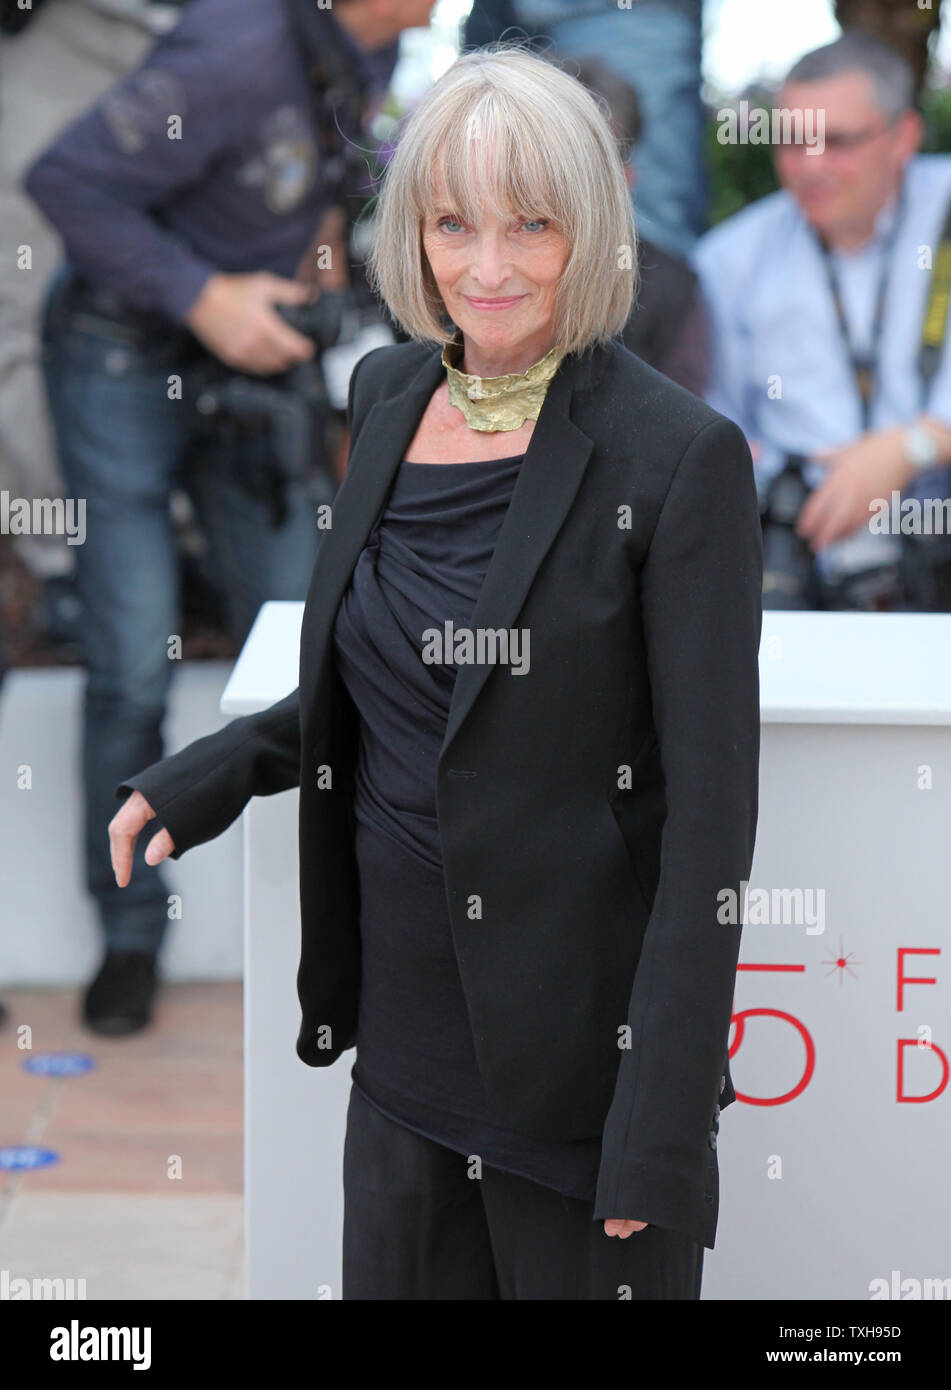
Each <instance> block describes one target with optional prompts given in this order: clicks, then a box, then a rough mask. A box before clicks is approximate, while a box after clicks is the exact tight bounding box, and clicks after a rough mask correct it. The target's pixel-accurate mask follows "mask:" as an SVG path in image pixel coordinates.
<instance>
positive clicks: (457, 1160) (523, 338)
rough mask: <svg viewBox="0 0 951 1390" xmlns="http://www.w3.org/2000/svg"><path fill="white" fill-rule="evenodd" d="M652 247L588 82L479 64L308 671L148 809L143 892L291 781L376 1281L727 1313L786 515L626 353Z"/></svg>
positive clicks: (419, 161)
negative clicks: (723, 1192) (763, 530)
mask: <svg viewBox="0 0 951 1390" xmlns="http://www.w3.org/2000/svg"><path fill="white" fill-rule="evenodd" d="M635 265H636V257H635V242H634V229H633V225H632V213H631V203H630V197H629V193H628V188H627V183H626V181H625V177H624V170H623V167H622V163H621V160H620V157H619V154H618V151H617V148H616V146H615V144H614V142H613V140H612V137H611V134H610V130H609V127H608V124H607V122H606V120H605V117H604V114H603V113H602V110H601V109H600V108H599V106H598V104H597V102H596V101H595V99H594V98H592V97H591V95H590V94H589V93H588V92H587V91H586V90H585V89H584V88H583V87H582V86H581V84H580V83H579V82H578V81H576V80H575V79H574V78H572V77H570V76H568V75H567V74H566V73H564V72H563V71H561V70H560V69H558V68H557V67H555V66H553V65H552V64H550V63H548V62H546V61H545V60H543V59H541V58H538V57H536V56H533V55H532V54H531V53H529V52H526V51H524V49H520V48H518V46H512V45H505V46H503V47H501V48H490V49H480V50H475V51H473V52H469V53H467V54H465V55H464V56H463V57H462V58H460V59H459V60H458V61H457V62H456V63H455V64H454V66H453V67H452V68H451V69H450V70H449V71H448V72H447V73H446V75H445V76H444V77H443V78H442V79H441V80H440V81H439V82H437V83H436V84H435V86H434V87H433V88H432V89H431V90H430V91H429V93H428V94H427V96H426V97H425V98H424V100H423V101H422V103H421V104H420V106H419V107H418V109H417V110H416V111H415V113H414V114H413V116H412V118H411V119H410V121H409V122H408V124H407V126H406V128H405V131H404V132H403V134H402V137H401V140H400V143H399V146H398V149H397V151H396V154H395V156H394V158H393V160H392V161H391V163H390V165H389V167H388V169H387V173H386V176H385V179H384V181H383V187H382V192H381V197H380V201H379V207H378V220H377V225H376V240H375V247H374V252H373V256H372V261H371V267H370V268H371V273H372V277H373V280H374V284H375V287H376V288H377V290H378V292H379V294H380V296H381V298H382V299H383V301H384V302H385V304H386V305H387V306H388V308H389V310H390V312H391V313H392V315H393V317H394V319H395V320H396V321H398V322H399V323H400V324H402V325H403V327H404V328H405V330H406V332H407V333H408V335H409V337H410V341H409V342H404V343H400V344H397V345H395V346H390V347H384V348H379V349H377V350H375V351H373V352H371V353H369V354H368V355H367V356H365V357H364V358H363V359H362V360H361V361H360V362H359V363H358V365H357V367H356V368H355V370H354V372H353V376H352V378H351V382H350V399H349V406H348V418H349V423H350V430H351V452H350V459H349V466H348V470H347V475H346V478H345V480H344V482H343V484H342V486H341V488H340V490H339V492H338V494H337V497H336V499H335V503H334V508H333V518H332V523H333V524H332V528H331V529H330V530H329V531H328V532H327V535H326V539H325V541H324V544H323V546H322V548H321V552H320V556H319V559H318V561H317V563H316V566H315V569H314V574H313V578H312V581H311V585H310V590H309V593H308V597H307V603H306V607H305V611H304V617H303V627H302V632H301V648H300V680H299V686H298V688H297V689H296V690H294V691H293V692H292V693H291V694H290V695H288V696H287V698H286V699H284V700H281V701H280V702H279V703H278V704H276V705H274V706H272V707H271V708H270V709H267V710H265V711H263V712H262V713H260V714H255V715H251V716H247V717H245V718H241V719H237V720H235V721H234V722H233V723H232V724H230V725H229V726H228V727H227V728H225V729H223V730H221V731H220V732H218V733H216V734H212V735H210V736H208V737H206V738H202V739H199V740H198V741H196V742H195V743H193V744H192V745H190V746H189V747H187V748H186V749H184V750H183V751H182V752H180V753H178V754H176V755H175V756H174V757H171V758H168V759H165V760H164V761H162V762H159V763H157V764H155V765H153V766H152V767H150V768H147V769H145V770H144V771H143V772H140V773H139V774H138V775H137V776H134V777H131V778H130V779H129V780H128V782H125V783H123V784H122V785H121V786H120V787H119V788H117V791H116V795H117V796H123V797H124V796H126V795H127V794H128V793H129V792H132V795H131V796H130V797H129V799H128V800H127V801H126V802H125V804H124V805H123V806H122V808H121V809H120V810H119V811H118V813H117V814H116V816H115V818H114V819H113V821H112V822H111V824H110V835H111V840H112V854H113V863H114V866H115V869H116V877H117V881H118V882H119V883H120V885H122V884H124V883H126V882H127V881H128V878H129V874H130V869H131V862H132V850H133V846H134V843H135V838H136V835H137V834H138V833H139V831H141V830H142V828H143V827H144V826H145V824H146V822H147V821H148V819H150V818H151V817H152V816H157V817H158V818H159V822H160V824H162V825H163V826H164V829H163V830H161V831H160V832H159V833H157V834H156V835H155V836H154V838H153V839H152V840H151V843H150V845H149V851H148V856H147V857H148V862H150V863H153V864H154V863H158V862H160V861H161V860H162V859H163V858H164V857H165V856H166V855H168V854H171V855H172V857H173V858H177V857H178V856H180V855H181V854H182V853H184V852H185V851H186V850H188V849H190V848H191V847H192V846H194V845H198V844H200V843H202V842H204V841H207V840H209V839H211V838H212V837H213V836H215V835H217V834H219V833H220V832H221V831H222V830H224V829H225V828H226V826H228V825H229V824H231V822H232V821H233V820H234V819H235V818H236V817H237V816H238V815H239V814H240V812H241V810H242V809H243V807H244V806H245V805H246V804H247V802H248V800H249V798H250V797H252V796H255V795H258V796H267V795H270V794H272V793H275V792H279V791H283V790H285V789H287V788H290V787H294V786H299V787H300V893H301V925H302V950H301V963H300V971H299V974H298V992H299V996H300V1001H301V1008H302V1015H303V1017H302V1024H301V1030H300V1035H299V1039H298V1043H297V1051H298V1054H299V1056H300V1057H301V1058H302V1059H303V1060H304V1061H305V1062H306V1063H308V1064H309V1065H310V1066H315V1067H316V1066H327V1065H329V1064H330V1063H332V1062H333V1061H335V1060H336V1058H337V1057H339V1056H340V1055H341V1053H343V1052H345V1051H347V1050H348V1049H350V1048H352V1047H355V1048H356V1061H355V1064H354V1067H353V1070H352V1089H351V1097H350V1105H349V1110H348V1115H347V1134H346V1144H345V1151H344V1202H345V1206H344V1210H345V1216H344V1252H343V1253H344V1272H343V1296H344V1298H356V1299H359V1298H367V1299H369V1298H376V1299H416V1298H454V1299H483V1298H529V1299H547V1298H551V1299H618V1298H634V1299H658V1298H665V1299H666V1298H671V1299H694V1298H697V1297H699V1291H700V1279H701V1272H702V1262H703V1249H704V1247H705V1246H706V1247H711V1248H712V1246H713V1242H714V1235H715V1230H716V1223H717V1208H718V1172H717V1156H716V1137H717V1129H718V1117H719V1114H720V1110H721V1108H722V1107H723V1106H725V1105H727V1104H729V1103H730V1102H732V1101H733V1100H734V1098H735V1095H734V1091H733V1086H732V1082H731V1079H730V1074H729V1065H728V1039H729V1027H730V1015H731V1008H732V990H733V982H734V976H735V971H736V961H737V954H738V950H739V940H740V928H739V926H738V925H736V922H737V916H738V914H737V913H735V912H734V913H732V914H731V913H729V912H728V911H724V903H726V902H728V901H729V895H730V892H731V890H732V893H733V894H735V895H738V896H739V895H740V894H741V891H742V889H741V885H742V883H743V881H744V880H745V879H747V878H748V876H749V870H750V866H751V860H752V853H753V841H754V835H755V825H756V814H757V764H758V754H759V690H758V673H757V655H758V645H759V633H760V621H761V604H760V584H761V541H760V522H759V514H758V509H757V502H756V494H755V488H754V483H753V471H752V463H751V460H750V456H749V452H748V449H747V446H746V443H745V441H744V439H743V437H742V435H741V433H740V431H739V430H738V429H737V428H736V426H735V425H733V424H732V423H731V422H730V421H728V420H726V419H724V418H723V417H722V416H720V415H717V414H716V413H715V412H714V411H712V410H710V409H709V408H708V407H707V406H705V405H704V404H702V403H701V402H700V401H699V400H697V399H695V398H694V397H693V396H691V395H689V394H687V393H686V392H685V391H683V390H681V389H680V388H679V387H677V386H675V385H674V384H672V383H671V382H669V381H667V380H666V379H665V378H663V377H661V376H660V375H658V374H657V373H655V372H654V371H652V370H651V369H650V368H648V367H647V366H645V365H644V364H643V363H642V362H640V361H639V360H638V359H637V358H636V357H634V356H633V355H632V354H631V353H629V352H628V351H627V350H626V349H625V348H624V347H622V346H621V345H620V343H619V342H618V335H619V334H620V332H621V330H622V329H623V328H624V325H625V323H626V321H627V318H628V315H629V313H630V311H631V305H632V300H633V295H634V289H635V285H634V278H635V273H636V272H635V270H634V266H635ZM248 563H249V564H253V556H249V557H248ZM733 901H734V902H736V901H737V898H734V899H733Z"/></svg>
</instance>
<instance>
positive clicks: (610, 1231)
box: [604, 1217, 648, 1240]
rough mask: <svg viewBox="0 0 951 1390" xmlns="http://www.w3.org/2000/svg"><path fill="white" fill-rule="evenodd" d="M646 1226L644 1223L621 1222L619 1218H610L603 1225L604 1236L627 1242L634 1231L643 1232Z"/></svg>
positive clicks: (646, 1223)
mask: <svg viewBox="0 0 951 1390" xmlns="http://www.w3.org/2000/svg"><path fill="white" fill-rule="evenodd" d="M646 1225H648V1222H646V1221H621V1220H620V1218H615V1217H611V1218H610V1219H609V1220H608V1221H605V1223H604V1234H605V1235H606V1236H620V1237H621V1239H622V1240H627V1238H628V1236H629V1235H632V1234H633V1232H634V1231H643V1229H644V1227H645V1226H646Z"/></svg>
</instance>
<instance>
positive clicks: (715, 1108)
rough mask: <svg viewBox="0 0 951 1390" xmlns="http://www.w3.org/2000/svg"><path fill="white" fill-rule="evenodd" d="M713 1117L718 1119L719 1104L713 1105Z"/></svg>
mask: <svg viewBox="0 0 951 1390" xmlns="http://www.w3.org/2000/svg"><path fill="white" fill-rule="evenodd" d="M713 1118H714V1119H715V1120H718V1119H719V1118H720V1107H719V1105H715V1106H714V1107H713Z"/></svg>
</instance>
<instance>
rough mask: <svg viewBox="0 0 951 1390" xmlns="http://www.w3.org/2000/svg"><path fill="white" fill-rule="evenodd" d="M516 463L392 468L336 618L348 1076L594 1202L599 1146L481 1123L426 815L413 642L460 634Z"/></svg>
mask: <svg viewBox="0 0 951 1390" xmlns="http://www.w3.org/2000/svg"><path fill="white" fill-rule="evenodd" d="M521 462H522V455H519V456H517V457H511V458H505V459H489V460H477V461H472V462H468V463H456V464H425V463H411V462H408V461H405V460H404V461H403V462H402V463H401V465H400V467H399V469H398V471H397V474H396V478H395V480H394V483H393V486H392V489H391V491H390V495H389V499H388V502H387V506H386V508H385V510H384V512H383V513H382V514H381V516H380V517H379V518H378V520H377V522H376V525H375V526H374V528H373V531H372V532H371V534H370V536H369V538H368V542H367V545H366V547H365V548H364V549H363V551H362V552H361V554H360V556H359V558H358V561H357V564H356V567H355V569H354V573H353V576H352V578H351V582H350V584H349V586H348V588H347V590H346V592H345V594H344V596H343V599H342V601H341V604H340V608H339V610H338V614H337V619H336V624H335V628H334V650H335V659H336V662H337V667H338V670H339V672H340V675H341V677H342V679H343V682H344V684H345V686H346V688H347V690H348V692H349V694H350V696H351V698H352V700H353V702H354V705H355V706H356V709H357V711H358V712H359V716H360V751H359V761H358V767H357V778H356V801H355V808H354V809H355V820H356V832H355V833H356V846H355V848H356V858H357V863H358V867H359V878H360V896H361V906H360V932H361V950H362V974H361V986H360V1006H359V1016H358V1023H357V1038H356V1062H355V1064H354V1066H353V1070H352V1073H351V1076H352V1079H353V1083H354V1085H355V1086H356V1087H358V1089H359V1090H360V1091H361V1092H362V1093H363V1095H364V1096H365V1097H366V1099H367V1100H369V1101H370V1102H371V1104H373V1105H374V1106H375V1107H376V1108H377V1109H378V1110H380V1111H382V1113H383V1114H385V1115H387V1116H388V1117H389V1118H390V1119H392V1120H395V1121H397V1122H398V1123H399V1124H402V1125H405V1126H406V1127H408V1128H409V1129H412V1130H414V1131H415V1132H417V1133H419V1134H422V1135H425V1136H426V1137H427V1138H429V1139H432V1140H435V1141H436V1142H438V1143H440V1144H443V1145H445V1146H446V1147H448V1148H451V1149H453V1150H456V1151H457V1152H459V1153H463V1154H466V1155H476V1154H477V1155H479V1156H480V1157H481V1159H482V1161H483V1163H485V1164H487V1165H489V1166H492V1167H496V1168H502V1169H505V1170H507V1171H509V1172H512V1173H516V1174H519V1175H520V1176H522V1177H526V1178H529V1179H532V1180H534V1181H536V1182H538V1183H541V1184H542V1185H543V1186H546V1187H551V1188H554V1189H556V1190H557V1191H559V1192H562V1193H564V1194H565V1195H566V1196H570V1197H576V1198H581V1199H583V1200H586V1201H593V1200H594V1196H595V1187H596V1183H597V1173H598V1166H599V1162H600V1150H601V1141H600V1139H582V1140H573V1141H568V1142H565V1143H560V1144H556V1143H550V1142H546V1141H542V1140H538V1139H532V1138H529V1137H528V1136H525V1135H520V1134H518V1133H515V1132H513V1131H512V1130H511V1129H508V1128H507V1127H505V1126H504V1125H500V1124H498V1123H497V1121H496V1118H494V1117H493V1111H492V1106H491V1104H490V1102H489V1099H488V1096H487V1095H486V1092H485V1088H484V1086H483V1083H482V1078H481V1076H480V1073H479V1069H478V1066H477V1063H476V1057H475V1051H474V1047H473V1041H472V1029H471V1024H470V1020H469V1015H468V1010H467V1007H466V1001H465V995H464V993H463V989H462V983H461V980H460V976H459V968H458V965H457V962H456V956H455V950H454V947H453V939H452V930H451V926H450V921H449V912H448V905H447V899H446V887H445V881H444V877H443V866H442V853H441V847H440V838H439V824H438V818H437V814H436V792H435V785H436V763H437V760H438V756H439V750H440V748H441V746H442V741H443V738H444V736H445V728H446V720H447V718H448V714H449V703H450V700H451V698H452V690H453V684H454V681H455V676H456V668H455V667H454V666H453V665H451V664H427V663H426V662H425V661H424V660H423V658H422V652H423V648H424V645H425V640H426V639H425V638H424V636H423V634H424V632H425V630H426V629H427V628H436V629H438V630H439V631H440V632H442V631H443V624H444V623H445V622H447V621H451V622H452V623H453V625H454V627H455V628H459V627H467V626H468V624H469V622H470V619H471V616H472V612H473V609H474V608H475V604H476V600H477V599H478V596H479V591H480V589H481V586H482V581H483V578H484V576H485V572H486V570H487V568H488V565H489V561H490V559H491V557H492V552H493V550H494V548H495V543H496V540H497V537H498V533H499V530H500V529H501V526H502V522H503V520H504V518H505V513H506V510H507V508H508V505H509V501H510V499H511V495H512V491H513V489H514V487H515V484H516V481H517V479H518V474H519V468H520V465H521ZM500 674H501V673H500ZM502 678H503V679H504V678H505V675H504V674H503V675H502Z"/></svg>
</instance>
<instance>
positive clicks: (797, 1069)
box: [221, 603, 951, 1299]
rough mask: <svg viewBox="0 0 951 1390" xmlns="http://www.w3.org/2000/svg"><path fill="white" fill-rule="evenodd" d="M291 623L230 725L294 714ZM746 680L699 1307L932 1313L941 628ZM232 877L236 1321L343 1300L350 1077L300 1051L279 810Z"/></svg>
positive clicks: (791, 659)
mask: <svg viewBox="0 0 951 1390" xmlns="http://www.w3.org/2000/svg"><path fill="white" fill-rule="evenodd" d="M302 613H303V604H300V603H268V604H265V605H264V607H263V608H262V609H261V612H260V614H259V615H258V619H257V622H256V623H255V626H254V628H253V630H252V632H251V634H250V635H249V637H248V640H247V643H246V644H245V647H244V649H243V651H242V653H241V656H240V659H239V661H238V662H237V664H236V666H235V669H234V672H233V674H232V677H231V679H230V681H229V683H228V685H227V688H226V689H225V692H224V695H223V696H222V701H221V710H222V712H223V713H226V714H246V713H252V712H254V711H256V710H259V709H263V708H265V707H267V706H268V705H270V704H273V703H274V702H275V701H276V700H279V699H281V698H282V697H283V696H284V695H286V694H288V692H289V691H291V690H292V689H293V688H294V686H295V685H296V684H297V666H298V650H299V633H300V622H301V616H302ZM760 673H761V691H762V701H761V708H762V718H763V729H762V740H763V741H762V757H761V766H760V818H759V830H758V836H757V847H756V857H755V860H754V864H753V871H752V874H751V882H750V888H749V892H748V895H747V900H746V903H745V912H744V922H745V925H744V930H743V947H742V950H741V955H740V970H739V973H738V977H737V988H736V996H735V1015H734V1025H733V1030H732V1034H731V1056H732V1059H733V1060H732V1064H731V1065H732V1073H733V1078H734V1082H735V1085H736V1089H737V1093H738V1097H739V1098H738V1100H737V1103H736V1104H735V1105H733V1106H731V1107H730V1108H729V1109H728V1110H727V1111H726V1112H725V1114H724V1116H723V1122H722V1125H721V1130H720V1148H719V1155H720V1179H721V1204H720V1222H719V1230H718V1235H717V1248H716V1250H715V1251H712V1252H711V1251H707V1252H706V1257H705V1274H704V1285H703V1296H704V1297H705V1298H718V1299H772V1298H776V1299H790V1298H807V1299H854V1298H859V1299H862V1298H867V1299H872V1298H894V1297H902V1298H906V1299H907V1298H916V1297H919V1298H925V1299H927V1298H949V1297H951V1196H949V1194H948V1185H947V1172H948V1167H949V1161H951V1094H949V1091H948V1077H949V1068H948V1058H949V1056H951V1009H949V1003H951V959H949V957H951V944H946V941H947V937H948V927H947V920H948V916H949V913H948V906H949V902H951V886H949V884H948V881H947V879H948V870H947V865H948V861H949V851H951V843H949V842H951V790H949V789H951V615H948V616H945V615H930V614H929V615H924V614H923V615H917V614H913V615H912V614H909V615H905V614H850V613H767V614H766V615H765V616H764V624H763V641H762V646H761V649H760ZM244 851H245V866H244V890H245V893H244V900H245V909H244V910H245V980H244V990H245V994H244V1009H245V1012H244V1029H245V1039H244V1040H245V1058H244V1060H245V1199H246V1202H245V1221H246V1235H247V1295H248V1297H249V1298H280V1299H298V1298H339V1297H340V1244H341V1227H342V1195H343V1194H342V1183H341V1164H342V1148H343V1136H344V1122H345V1114H346V1102H347V1097H348V1094H349V1086H350V1069H351V1066H352V1064H353V1060H354V1057H355V1054H354V1053H353V1052H352V1051H351V1052H348V1053H345V1054H344V1056H343V1057H342V1058H340V1059H339V1061H338V1062H337V1063H336V1064H335V1065H334V1066H333V1067H331V1068H329V1069H326V1070H324V1069H320V1070H318V1069H313V1068H310V1067H306V1066H304V1064H303V1063H302V1062H300V1061H299V1059H298V1058H297V1056H296V1053H295V1050H294V1047H295V1042H296V1038H297V1030H298V1024H299V1014H298V1005H297V996H296V992H295V980H296V972H297V961H298V946H299V922H300V918H299V908H298V898H297V862H296V853H297V795H296V793H294V794H292V793H284V794H282V795H280V796H276V797H267V798H259V799H256V800H255V801H253V802H252V803H251V805H250V806H249V807H248V809H247V811H246V812H245V817H244ZM728 906H729V905H727V904H725V905H724V911H726V910H728ZM676 1045H677V1041H676V1038H673V1037H672V1038H671V1046H676ZM619 1214H620V1213H619ZM630 1215H632V1216H635V1215H636V1213H633V1212H632V1213H630ZM945 1281H946V1282H945Z"/></svg>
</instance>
